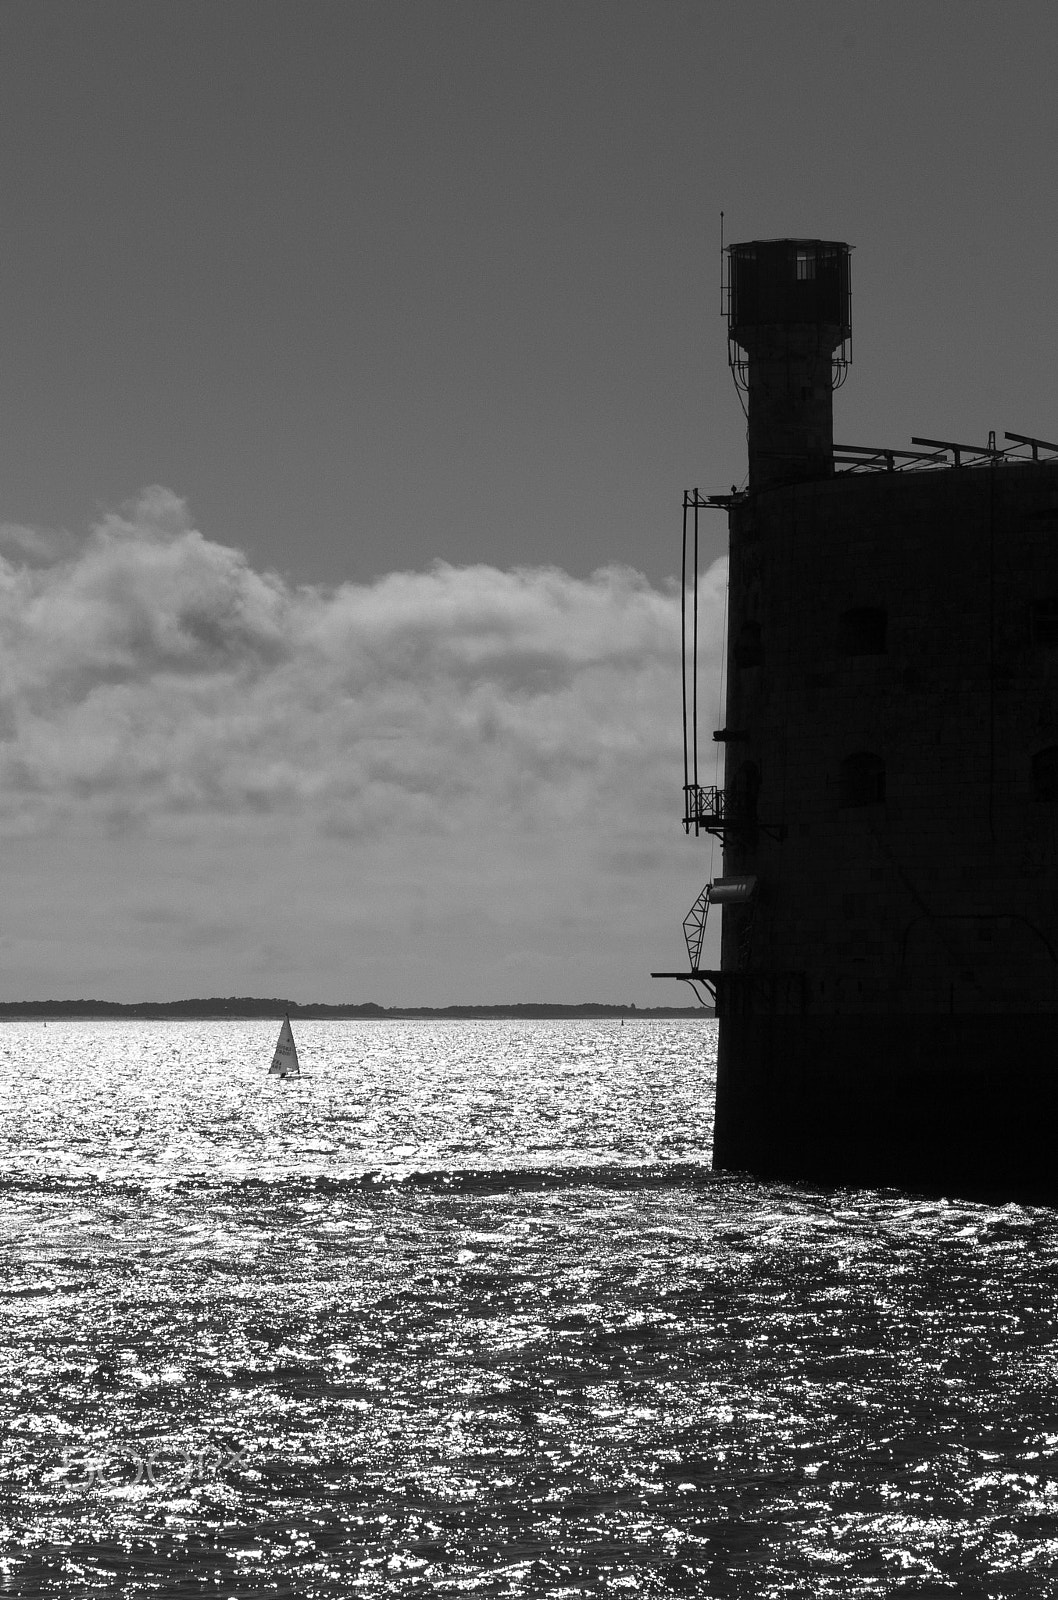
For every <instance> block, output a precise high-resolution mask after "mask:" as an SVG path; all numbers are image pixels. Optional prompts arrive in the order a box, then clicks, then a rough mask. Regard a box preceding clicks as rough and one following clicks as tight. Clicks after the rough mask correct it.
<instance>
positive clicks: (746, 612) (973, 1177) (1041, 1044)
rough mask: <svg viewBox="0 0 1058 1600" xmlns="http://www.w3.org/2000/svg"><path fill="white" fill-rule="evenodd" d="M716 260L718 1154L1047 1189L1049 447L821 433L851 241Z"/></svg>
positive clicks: (1054, 789) (1053, 1070)
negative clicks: (730, 429)
mask: <svg viewBox="0 0 1058 1600" xmlns="http://www.w3.org/2000/svg"><path fill="white" fill-rule="evenodd" d="M727 258H728V274H727V276H728V281H727V285H726V293H727V308H728V323H729V334H730V341H731V360H732V366H733V367H734V370H735V373H736V378H737V379H738V381H739V383H740V386H741V387H742V388H743V391H744V393H745V397H746V403H747V416H748V424H749V430H748V437H749V480H748V482H749V486H748V489H746V490H745V491H742V492H733V493H732V494H730V495H724V496H719V495H714V496H707V497H703V496H701V495H699V493H698V491H697V490H695V491H694V493H693V495H688V496H685V505H686V507H687V509H686V511H685V549H686V548H687V539H688V537H689V536H688V533H687V530H688V528H690V527H692V526H693V529H694V553H693V554H692V557H691V559H692V561H693V563H694V571H695V577H694V593H695V595H696V592H697V577H696V569H697V560H696V546H697V524H698V516H699V510H700V509H704V508H705V507H706V506H710V507H722V508H723V509H725V510H726V511H727V514H728V520H729V529H730V594H729V615H728V637H729V648H728V658H727V686H728V687H727V705H726V712H725V721H726V727H725V729H723V730H718V732H719V734H720V737H721V738H722V739H723V741H724V742H725V746H726V773H727V776H726V780H725V785H724V787H723V789H722V790H718V789H709V788H707V787H705V786H703V785H702V784H701V783H700V782H699V773H698V761H699V754H700V753H699V751H698V730H697V727H696V726H693V727H691V729H690V733H689V743H688V772H687V774H686V776H685V782H686V785H687V787H686V796H687V807H686V812H685V819H684V820H685V825H686V826H687V827H688V829H693V831H694V832H695V833H698V832H701V831H703V830H704V831H707V832H709V833H711V834H713V835H716V836H718V837H720V838H721V839H722V840H723V847H724V858H723V859H724V871H723V877H722V878H721V879H718V880H717V881H716V883H715V884H714V885H713V886H712V888H711V890H710V891H709V892H708V893H707V895H706V896H704V897H703V900H704V902H705V903H704V904H701V903H700V906H699V909H700V913H701V915H700V920H701V921H704V916H705V914H706V912H707V910H708V904H709V903H714V904H716V903H719V904H722V905H723V912H722V915H723V933H722V955H721V964H720V970H719V971H718V972H701V973H700V974H699V977H700V980H701V981H702V982H703V983H704V984H705V985H706V986H707V987H708V989H709V990H710V991H712V993H714V994H715V997H716V1003H717V1015H718V1017H719V1019H720V1020H719V1029H720V1057H719V1071H718V1084H717V1108H716V1127H715V1142H714V1163H715V1165H716V1166H718V1167H722V1168H733V1169H746V1170H749V1171H752V1172H756V1173H760V1174H765V1175H773V1176H781V1177H788V1178H795V1179H806V1180H809V1181H822V1182H827V1183H833V1182H838V1183H849V1184H872V1185H873V1184H883V1185H884V1184H896V1185H901V1186H905V1187H911V1188H920V1189H929V1190H934V1191H937V1190H939V1191H942V1192H943V1191H950V1192H960V1193H966V1194H982V1195H985V1194H989V1195H994V1196H998V1197H1011V1196H1013V1197H1026V1198H1033V1197H1035V1198H1041V1199H1056V1198H1058V446H1055V445H1050V444H1046V443H1045V442H1043V441H1040V440H1035V439H1031V438H1028V437H1026V436H1022V435H1011V434H1007V435H1005V436H1004V442H1003V443H1002V444H1001V445H997V444H996V440H995V436H994V435H992V436H990V437H989V440H988V443H987V445H978V446H968V445H961V444H956V443H954V442H945V441H938V440H934V439H915V440H912V443H913V444H915V445H917V446H919V448H918V449H915V450H892V449H888V448H884V447H874V446H841V445H839V446H835V445H834V442H833V395H832V390H833V387H834V386H836V382H838V381H840V380H841V378H842V377H843V376H844V372H845V367H846V363H847V358H848V349H849V339H850V336H851V314H850V294H849V250H848V247H847V246H846V245H844V244H840V243H835V242H831V241H824V240H815V239H797V240H789V239H780V240H771V241H767V242H756V243H751V244H740V245H734V246H732V247H731V248H730V250H729V251H728V252H727ZM694 620H695V632H694V633H693V634H692V631H691V622H690V620H688V640H689V641H690V640H691V639H692V638H693V637H696V617H695V619H694ZM690 649H691V645H690V643H688V650H690ZM685 683H686V678H685ZM692 692H693V684H692ZM693 699H694V701H695V702H696V695H694V696H693ZM690 715H691V713H690V712H688V716H690ZM702 737H703V741H704V739H705V738H707V737H708V736H707V735H705V734H703V736H702ZM712 748H713V747H712V745H711V744H710V746H709V749H710V752H711V750H712ZM688 943H689V947H690V948H691V966H692V971H694V970H696V969H695V956H694V949H693V941H692V940H691V938H690V935H689V938H688ZM697 949H698V951H699V953H700V950H701V940H700V937H699V939H698V943H697Z"/></svg>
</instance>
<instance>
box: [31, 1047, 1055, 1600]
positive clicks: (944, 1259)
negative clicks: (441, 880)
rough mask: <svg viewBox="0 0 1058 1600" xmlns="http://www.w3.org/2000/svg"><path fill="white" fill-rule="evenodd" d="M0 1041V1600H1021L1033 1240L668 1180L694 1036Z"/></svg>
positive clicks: (689, 1111) (705, 1174) (1041, 1394)
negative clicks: (480, 1598)
mask: <svg viewBox="0 0 1058 1600" xmlns="http://www.w3.org/2000/svg"><path fill="white" fill-rule="evenodd" d="M276 1032H277V1027H276V1024H274V1023H262V1022H228V1023H216V1022H208V1023H207V1022H197V1023H196V1022H164V1023H161V1022H140V1021H135V1022H133V1021H130V1022H124V1021H121V1022H117V1021H106V1022H96V1021H91V1022H89V1021H84V1022H53V1021H49V1023H48V1025H47V1027H45V1026H44V1025H43V1024H42V1023H41V1022H37V1021H35V1022H27V1023H3V1024H0V1159H2V1167H0V1228H2V1233H0V1238H2V1260H3V1275H2V1279H0V1292H2V1294H3V1312H4V1315H3V1319H2V1322H0V1345H2V1361H3V1384H2V1387H0V1405H2V1407H3V1413H4V1429H3V1436H2V1445H0V1449H2V1454H3V1463H2V1481H3V1497H4V1498H3V1512H4V1515H3V1522H4V1532H3V1541H2V1550H0V1595H3V1594H11V1595H17V1596H38V1595H40V1596H60V1595H62V1596H77V1597H81V1596H85V1597H88V1596H100V1597H118V1596H120V1597H122V1600H133V1597H137V1600H138V1597H140V1596H152V1595H158V1596H197V1595H223V1596H242V1595H273V1596H286V1597H295V1596H302V1597H305V1600H309V1597H315V1596H320V1597H323V1596H327V1597H352V1596H359V1595H369V1596H373V1595H395V1596H401V1595H410V1594H423V1595H435V1594H436V1595H462V1594H483V1595H501V1596H502V1595H512V1596H513V1595H541V1596H545V1595H546V1596H566V1595H581V1594H584V1595H604V1594H629V1593H642V1594H647V1595H670V1594H671V1595H684V1594H685V1595H716V1596H740V1597H741V1596H746V1597H750V1596H754V1597H756V1596H817V1595H819V1596H830V1595H843V1596H861V1595H909V1596H917V1597H920V1600H922V1597H926V1596H939V1595H958V1596H993V1595H995V1596H1006V1595H1034V1596H1039V1595H1042V1596H1047V1595H1052V1594H1058V1398H1056V1390H1055V1357H1056V1353H1058V1347H1056V1343H1055V1340H1056V1335H1058V1213H1055V1212H1052V1211H1050V1210H1045V1209H1030V1208H1024V1207H1017V1206H1007V1207H1002V1208H996V1207H989V1206H983V1205H971V1204H965V1203H948V1202H944V1201H932V1200H930V1201H925V1200H922V1199H919V1198H916V1197H913V1196H908V1195H904V1194H901V1193H897V1192H895V1191H885V1192H877V1191H862V1192H854V1193H853V1192H843V1193H822V1192H815V1191H812V1190H808V1189H799V1188H793V1187H788V1186H782V1185H775V1184H770V1185H769V1184H762V1183H755V1182H750V1181H747V1180H743V1179H739V1178H734V1177H725V1176H717V1177H714V1176H713V1175H712V1174H711V1172H710V1171H709V1160H708V1146H709V1129H710V1122H711V1115H712V1083H713V1062H714V1056H715V1024H713V1023H711V1022H680V1021H672V1022H660V1021H649V1022H648V1021H638V1020H637V1021H629V1022H628V1024H627V1025H626V1026H623V1027H622V1026H621V1024H620V1023H619V1022H616V1021H615V1022H609V1021H606V1022H596V1021H576V1022H570V1021H556V1022H532V1023H529V1022H509V1023H504V1022H492V1021H487V1022H486V1021H472V1022H454V1021H453V1022H448V1021H445V1022H441V1021H438V1022H433V1021H425V1020H423V1021H419V1020H416V1021H409V1022H397V1021H389V1020H387V1021H378V1022H376V1021H370V1022H359V1021H357V1022H345V1021H342V1022H319V1023H301V1024H296V1025H295V1032H296V1036H297V1041H298V1048H299V1052H300V1054H301V1058H302V1067H303V1071H304V1076H303V1078H302V1079H301V1080H300V1081H297V1082H283V1081H280V1080H276V1079H271V1080H270V1079H269V1078H268V1077H267V1076H266V1071H267V1066H268V1062H269V1060H270V1059H271V1052H272V1047H273V1044H274V1041H275V1034H276Z"/></svg>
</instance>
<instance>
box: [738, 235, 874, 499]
mask: <svg viewBox="0 0 1058 1600" xmlns="http://www.w3.org/2000/svg"><path fill="white" fill-rule="evenodd" d="M724 289H725V295H724V299H725V308H726V311H727V329H728V361H729V362H730V364H731V369H732V371H733V372H734V375H735V381H736V382H737V383H738V385H739V388H740V389H742V390H743V391H744V392H745V394H746V396H747V400H748V405H747V415H748V418H749V486H750V489H751V490H757V489H770V488H775V487H779V486H783V485H786V484H791V483H805V482H811V481H813V480H815V479H818V478H829V477H830V476H831V475H832V473H833V470H834V467H833V454H834V408H833V398H832V394H833V390H834V389H836V388H837V387H838V385H839V384H840V383H842V382H843V380H844V377H845V373H846V371H847V370H848V364H849V355H850V343H851V339H852V320H851V293H850V286H849V247H848V245H847V244H838V243H835V242H834V241H833V240H829V239H768V240H763V241H759V242H756V243H753V244H735V245H732V246H731V248H730V249H729V250H728V252H727V280H726V283H725V285H724Z"/></svg>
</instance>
